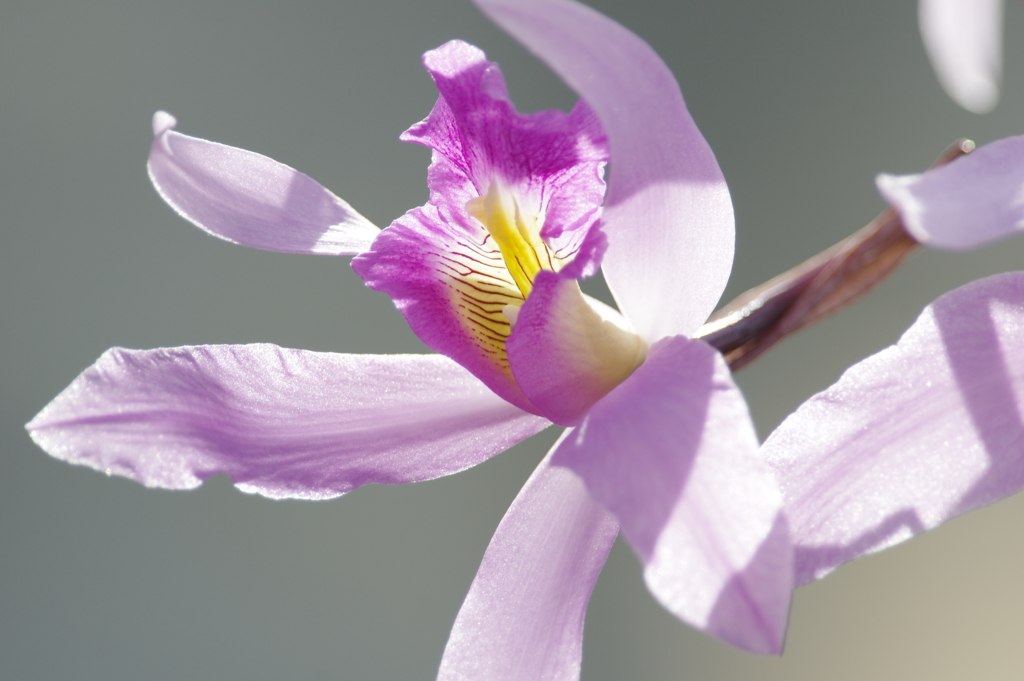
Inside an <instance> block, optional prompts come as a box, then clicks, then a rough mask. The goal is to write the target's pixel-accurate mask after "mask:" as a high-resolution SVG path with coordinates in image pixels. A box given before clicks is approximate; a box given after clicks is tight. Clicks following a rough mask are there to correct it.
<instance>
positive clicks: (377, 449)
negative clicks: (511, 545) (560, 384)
mask: <svg viewBox="0 0 1024 681" xmlns="http://www.w3.org/2000/svg"><path fill="white" fill-rule="evenodd" d="M546 425H547V422H546V421H544V420H543V419H540V418H537V417H534V416H529V415H527V414H524V413H523V412H521V411H520V410H518V409H516V408H515V407H513V406H511V405H509V404H508V403H506V402H504V401H502V400H501V399H500V398H498V397H497V396H495V395H494V394H493V393H491V391H489V390H488V389H487V388H486V387H484V386H483V385H482V384H480V382H479V381H477V380H476V379H475V378H473V377H472V376H471V375H470V374H468V373H467V372H466V371H465V370H464V369H462V367H460V366H458V365H457V364H455V363H454V362H452V361H450V360H448V359H446V358H444V357H438V356H432V355H385V356H375V355H341V354H333V353H321V352H309V351H304V350H286V349H282V348H279V347H277V346H274V345H208V346H195V347H183V348H162V349H158V350H124V349H121V348H115V349H112V350H108V351H107V352H106V353H105V354H104V355H103V356H102V357H100V359H99V360H98V361H97V362H96V364H94V365H93V366H92V367H90V368H89V369H87V370H86V371H85V372H84V373H83V374H82V375H81V376H79V377H78V378H77V379H75V381H74V382H73V383H72V384H71V385H70V386H69V387H68V388H67V389H65V390H64V392H62V393H61V394H60V395H58V396H57V397H56V398H55V399H54V400H53V401H52V402H51V403H50V404H49V405H47V407H46V408H45V409H43V411H41V412H40V413H39V414H38V415H37V416H36V417H35V418H34V419H33V420H32V422H31V423H29V424H28V426H27V428H28V430H29V432H30V433H31V435H32V438H33V439H34V440H35V441H36V443H37V444H39V446H40V447H42V448H43V449H45V450H46V451H47V452H49V453H50V454H52V455H53V456H55V457H57V458H59V459H64V460H65V461H68V462H70V463H76V464H83V465H86V466H90V467H92V468H95V469H96V470H100V471H105V472H106V473H108V474H111V473H116V474H117V475H123V476H125V477H128V478H131V479H133V480H137V481H138V482H141V483H142V484H144V485H146V486H147V487H166V488H173V489H189V488H193V487H197V486H198V485H200V484H201V483H202V481H203V480H205V479H207V478H209V477H211V476H214V475H217V474H218V473H226V474H227V475H229V476H230V477H231V479H232V480H233V481H234V483H235V484H236V485H237V486H238V487H239V488H240V489H242V490H243V491H246V492H256V493H259V494H262V495H264V496H268V497H274V498H283V497H297V498H305V499H325V498H329V497H335V496H338V495H339V494H343V493H345V492H348V491H350V490H352V489H355V488H356V487H359V486H360V485H365V484H367V483H371V482H376V483H402V482H413V481H416V480H425V479H429V478H436V477H440V476H442V475H448V474H450V473H455V472H457V471H460V470H463V469H465V468H468V467H470V466H473V465H475V464H477V463H480V462H481V461H483V460H485V459H487V458H489V457H490V456H493V455H495V454H497V453H499V452H501V451H503V450H505V449H507V448H508V447H510V446H511V445H513V444H515V443H516V442H519V441H520V440H522V439H524V438H526V437H529V436H530V435H532V434H533V433H536V432H537V431H539V430H541V429H542V428H544V427H545V426H546Z"/></svg>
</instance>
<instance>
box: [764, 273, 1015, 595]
mask: <svg viewBox="0 0 1024 681" xmlns="http://www.w3.org/2000/svg"><path fill="white" fill-rule="evenodd" d="M1022 348H1024V273H1013V274H1003V275H999V276H995V277H990V278H988V279H982V280H980V281H976V282H974V283H971V284H968V285H967V286H964V287H962V288H959V289H957V290H956V291H953V292H952V293H948V294H946V295H944V296H942V297H941V298H939V299H938V300H936V301H935V302H934V303H932V304H931V305H929V306H928V307H927V308H925V310H924V312H923V313H922V314H921V316H920V317H919V318H918V319H917V321H916V322H914V324H913V325H912V326H911V327H910V329H908V330H907V332H906V333H905V334H903V337H902V338H901V339H900V340H899V342H898V343H897V344H896V345H893V346H891V347H889V348H887V349H885V350H883V351H882V352H880V353H878V354H877V355H874V356H873V357H869V358H868V359H866V360H864V361H862V362H860V363H858V364H855V365H854V366H852V367H851V368H850V369H848V370H847V371H846V373H845V374H843V376H842V378H840V379H839V382H837V383H836V384H835V385H833V386H832V387H831V388H829V389H828V390H826V391H824V392H822V393H819V394H818V395H815V396H814V397H812V398H811V399H810V400H808V401H807V402H805V403H804V404H803V405H802V406H801V407H800V408H799V409H797V411H796V412H794V413H793V414H792V415H790V416H789V418H787V419H786V420H785V421H784V422H783V423H782V425H780V426H779V427H778V429H777V430H776V431H775V432H774V433H772V434H771V436H770V437H769V438H768V440H767V441H766V442H765V443H764V445H763V453H764V455H765V456H766V457H767V458H768V460H769V462H770V463H771V465H772V466H773V467H774V468H775V470H776V472H777V473H778V475H779V478H780V480H781V482H782V486H783V490H784V494H785V499H786V513H787V514H788V516H789V520H790V525H791V528H792V530H791V531H792V535H793V539H794V543H795V544H796V546H797V548H796V556H797V558H796V560H797V581H798V583H803V582H807V581H810V580H812V579H816V578H818V577H821V576H823V575H825V574H827V573H828V572H830V571H831V570H833V569H835V567H837V566H838V565H840V564H841V563H843V562H845V561H848V560H852V559H854V558H857V557H858V556H862V555H865V554H868V553H873V552H875V551H879V550H881V549H884V548H886V547H888V546H892V545H894V544H897V543H899V542H901V541H903V540H905V539H908V538H909V537H911V536H913V535H915V534H917V533H918V532H922V531H924V530H927V529H930V528H933V527H935V526H937V525H939V524H941V523H943V522H945V521H946V520H948V519H949V518H952V517H953V516H955V515H959V514H960V513H964V512H965V511H969V510H971V509H973V508H977V507H979V506H984V505H985V504H990V503H992V502H993V501H996V500H998V499H1001V498H1002V497H1005V496H1007V495H1009V494H1013V493H1015V492H1017V491H1018V490H1020V489H1021V487H1024V447H1022V443H1024V422H1022V416H1021V414H1022V410H1024V352H1021V349H1022Z"/></svg>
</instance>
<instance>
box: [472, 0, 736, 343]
mask: <svg viewBox="0 0 1024 681" xmlns="http://www.w3.org/2000/svg"><path fill="white" fill-rule="evenodd" d="M475 1H476V4H477V5H479V7H480V8H481V9H482V10H483V11H484V13H486V14H487V15H488V16H489V17H490V18H491V19H493V20H494V21H495V22H496V23H497V24H498V25H499V26H501V27H502V28H504V29H505V30H506V31H508V32H509V33H510V34H511V35H512V36H513V37H514V38H516V39H517V40H519V41H520V42H521V43H522V44H523V45H525V46H526V47H527V48H528V49H530V50H531V51H532V52H533V53H534V54H536V55H537V56H538V57H540V58H541V59H542V60H544V62H546V63H547V64H548V65H549V66H550V67H551V68H552V69H553V70H554V71H555V72H556V73H558V74H559V75H560V76H561V77H562V79H563V80H564V81H565V82H566V83H567V84H568V85H569V86H570V87H572V88H573V89H574V90H576V92H578V93H579V94H580V95H581V96H582V97H583V98H584V99H585V100H586V101H587V102H588V103H589V104H590V105H591V106H592V107H593V108H594V110H595V111H596V112H597V115H598V117H599V118H600V119H601V123H602V124H603V125H604V129H605V132H606V133H607V134H608V141H609V145H610V149H611V162H612V164H613V167H614V170H613V172H612V179H611V181H610V183H609V189H608V195H607V199H606V200H605V207H604V217H603V219H602V224H603V228H604V229H605V231H606V232H607V234H608V239H609V249H608V253H607V255H606V256H605V259H604V263H603V266H604V271H605V277H606V279H607V280H608V283H609V286H610V287H611V289H612V291H613V292H614V294H615V298H616V301H617V302H618V304H619V308H620V309H621V310H622V311H623V313H624V314H625V315H626V317H628V318H629V320H630V322H632V324H633V326H634V327H636V329H637V332H638V333H639V334H640V335H641V336H643V337H644V338H645V339H646V340H647V341H648V342H653V341H654V340H657V339H658V338H661V337H663V336H668V335H675V334H685V335H691V334H692V333H693V332H694V331H696V330H697V328H698V327H699V326H700V325H701V324H702V323H703V322H704V321H705V320H706V319H707V317H708V315H709V314H710V313H711V311H712V310H713V309H714V306H715V304H716V303H717V302H718V298H719V296H721V294H722V291H723V289H724V288H725V284H726V281H727V280H728V278H729V271H730V269H731V267H732V256H733V244H734V239H735V228H734V221H733V211H732V202H731V200H730V198H729V190H728V188H727V187H726V184H725V179H724V177H723V176H722V172H721V170H720V169H719V167H718V163H717V161H715V157H714V154H713V153H712V152H711V148H710V147H709V146H708V144H707V142H706V141H705V140H704V138H703V137H702V136H701V134H700V131H699V130H698V129H697V126H696V125H695V124H694V122H693V119H692V118H691V117H690V114H689V112H688V111H687V110H686V105H685V103H684V102H683V97H682V94H681V93H680V91H679V85H678V84H677V83H676V81H675V78H673V76H672V73H671V72H670V71H669V70H668V67H667V66H665V64H664V62H662V61H661V59H660V58H659V57H658V55H657V54H655V53H654V51H653V50H652V49H651V48H650V46H649V45H647V43H645V42H644V41H643V40H641V39H640V38H638V37H637V36H636V35H634V34H633V33H630V32H629V31H628V30H626V29H625V28H623V27H622V26H620V25H619V24H617V23H615V22H614V21H612V20H611V19H608V18H607V17H605V16H602V15H601V14H598V13H597V12H595V11H594V10H592V9H590V8H588V7H585V6H583V5H580V4H578V3H575V2H571V1H570V0H475Z"/></svg>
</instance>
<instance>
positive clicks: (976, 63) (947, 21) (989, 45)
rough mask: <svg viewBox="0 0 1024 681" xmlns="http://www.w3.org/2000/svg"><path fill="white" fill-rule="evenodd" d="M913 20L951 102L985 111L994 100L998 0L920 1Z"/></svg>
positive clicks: (999, 45)
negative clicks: (917, 26)
mask: <svg viewBox="0 0 1024 681" xmlns="http://www.w3.org/2000/svg"><path fill="white" fill-rule="evenodd" d="M917 8H918V23H919V24H920V27H921V38H922V40H923V41H924V47H925V51H926V52H927V53H928V58H929V59H930V60H931V62H932V67H933V68H934V69H935V74H936V75H937V76H938V78H939V83H941V84H942V87H943V89H944V90H945V91H946V94H948V95H949V96H950V97H951V98H952V99H953V101H955V102H956V103H957V104H959V105H960V106H962V107H963V108H965V109H967V110H968V111H972V112H974V113H987V112H989V111H991V110H992V109H993V108H994V107H995V105H996V102H997V101H999V80H1000V76H1001V72H1002V38H1003V31H1002V24H1003V0H920V1H919V3H918V6H917Z"/></svg>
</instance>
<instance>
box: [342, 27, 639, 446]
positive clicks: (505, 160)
mask: <svg viewBox="0 0 1024 681" xmlns="http://www.w3.org/2000/svg"><path fill="white" fill-rule="evenodd" d="M424 64H425V66H426V67H427V70H428V71H429V72H430V73H431V75H432V76H433V77H434V80H435V82H437V85H438V89H439V93H440V94H439V98H438V103H437V105H436V106H435V112H434V113H433V114H431V116H429V117H428V118H427V119H426V120H424V121H423V122H422V123H420V124H418V125H417V126H414V128H413V130H411V131H410V132H409V133H407V134H406V135H405V136H404V137H403V139H406V140H407V141H414V142H418V143H421V144H425V145H427V146H429V147H431V148H433V149H434V159H433V163H432V165H431V169H430V171H429V172H428V184H429V186H430V190H431V199H430V203H429V204H428V206H424V207H422V208H418V209H414V210H413V211H410V212H409V213H408V214H407V215H405V216H403V217H402V218H399V219H398V220H396V221H395V223H394V224H393V225H392V226H391V227H389V228H388V229H386V230H384V232H382V233H381V236H380V237H378V239H376V240H375V241H374V242H373V244H372V245H371V246H370V248H369V249H368V250H367V251H366V252H364V253H361V254H359V255H358V256H357V257H356V258H355V259H354V260H353V262H352V266H353V268H354V269H355V271H356V272H357V273H358V274H359V275H360V276H362V277H363V279H364V281H365V282H366V283H367V285H368V286H370V287H371V288H374V289H378V290H381V291H384V292H386V293H388V294H390V295H391V296H392V298H393V299H394V300H395V303H396V305H397V306H398V308H399V310H401V311H402V312H403V314H404V315H405V316H406V319H407V320H408V321H409V324H410V325H411V327H412V328H413V330H414V331H415V332H416V333H417V335H419V336H420V338H422V339H423V340H424V341H425V342H426V343H427V345H428V346H430V347H431V348H432V349H433V350H436V351H437V352H440V353H442V354H445V355H448V356H449V357H451V358H452V359H454V360H455V361H457V362H459V363H460V364H462V365H463V366H465V367H466V368H467V369H469V370H470V371H471V372H473V373H474V374H475V375H476V376H477V377H478V378H480V379H481V380H482V381H483V382H484V383H486V384H487V385H488V386H489V387H490V388H491V389H492V390H494V391H495V392H496V393H497V394H499V395H501V396H502V397H504V398H505V399H507V400H508V401H509V402H511V403H513V404H515V405H516V406H518V407H520V408H521V409H523V410H525V411H528V412H531V413H535V414H538V415H542V416H544V417H546V418H548V419H550V420H552V421H553V422H555V423H558V424H560V425H567V426H568V425H575V424H576V423H577V422H578V421H579V419H580V418H581V417H582V416H583V415H584V414H585V413H586V411H587V409H589V408H590V407H591V406H592V405H593V404H594V403H595V402H597V401H598V400H599V399H600V398H601V397H603V396H604V395H606V394H607V393H608V392H609V391H610V390H611V389H612V388H614V387H615V386H616V385H618V384H620V383H621V382H622V381H623V380H625V379H626V377H628V376H629V375H630V374H631V373H632V372H633V370H634V369H635V368H636V367H637V366H638V365H639V364H640V363H641V362H642V361H643V360H644V358H645V357H646V352H647V344H646V342H645V341H644V340H643V339H642V338H641V337H640V336H638V335H637V334H636V333H634V332H633V331H632V330H631V329H630V328H629V325H628V322H627V321H626V319H625V318H623V316H622V315H620V314H619V313H618V312H617V311H615V310H614V309H611V308H609V307H608V306H606V305H603V304H601V303H599V302H598V301H596V300H593V299H589V298H588V297H586V296H584V295H583V294H582V292H581V291H580V288H579V286H578V284H577V283H576V281H575V280H576V278H577V277H579V276H581V275H584V274H587V273H590V272H593V271H594V270H596V269H597V267H598V265H599V264H600V257H601V255H603V253H604V249H605V239H604V235H603V234H602V232H601V231H600V215H601V201H602V199H603V198H604V196H603V195H604V191H603V190H604V182H603V180H602V178H601V174H602V169H603V165H604V160H605V158H606V155H607V152H606V150H605V146H606V145H605V138H604V134H603V131H602V130H601V128H600V125H599V124H598V123H597V121H596V119H595V117H594V115H593V113H592V112H591V111H590V109H589V107H588V106H587V105H586V104H585V103H582V102H581V103H580V104H579V105H578V106H577V107H576V109H575V110H574V111H573V112H572V113H571V114H568V115H566V114H563V113H561V112H557V111H547V112H541V113H539V114H531V115H523V114H519V113H517V112H516V111H515V110H514V109H513V108H512V105H511V102H510V101H509V100H508V96H507V94H506V93H505V89H504V84H503V83H502V82H500V81H499V78H500V72H499V71H498V70H497V66H496V65H494V64H493V63H491V62H489V61H487V59H486V57H485V56H484V54H483V53H482V52H481V51H480V50H478V49H476V48H474V47H472V46H470V45H467V44H466V43H462V42H459V41H452V42H450V43H448V44H446V45H443V46H442V47H440V48H438V49H436V50H433V51H431V52H428V53H427V54H426V55H425V56H424ZM455 140H457V141H458V143H456V142H455ZM467 197H468V198H467ZM424 306H427V307H428V308H429V310H428V312H426V313H425V314H421V313H420V312H419V309H420V308H422V307H424Z"/></svg>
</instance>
